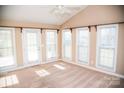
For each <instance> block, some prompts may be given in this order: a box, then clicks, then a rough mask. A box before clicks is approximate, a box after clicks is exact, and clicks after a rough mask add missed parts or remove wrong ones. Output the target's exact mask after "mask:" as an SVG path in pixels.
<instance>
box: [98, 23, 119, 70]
mask: <svg viewBox="0 0 124 93" xmlns="http://www.w3.org/2000/svg"><path fill="white" fill-rule="evenodd" d="M106 27H116V37H115V40H116V41H115V48H114V49H115V54H114V66H113V69H108V68H107V67H103V66H99V64H98V63H99V62H98V60H99V56H98V55H99V42H100V40H99V38H100V32H99V31H100V29H101V28H106ZM118 31H119V25H118V24H111V25H101V26H97V38H96V67H97V68H99V69H103V70H106V71H109V72H116V65H117V49H118Z"/></svg>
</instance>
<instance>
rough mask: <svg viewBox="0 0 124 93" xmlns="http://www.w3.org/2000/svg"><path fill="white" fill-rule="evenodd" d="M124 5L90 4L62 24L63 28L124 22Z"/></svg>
mask: <svg viewBox="0 0 124 93" xmlns="http://www.w3.org/2000/svg"><path fill="white" fill-rule="evenodd" d="M123 21H124V6H102V5H100V6H97V5H96V6H88V7H87V8H86V9H84V10H83V11H81V12H80V13H78V14H77V15H75V16H73V17H72V18H71V19H70V20H68V21H67V22H65V23H64V24H63V25H62V28H66V27H67V28H68V27H77V26H88V25H95V24H104V23H113V22H123Z"/></svg>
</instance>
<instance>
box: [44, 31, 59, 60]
mask: <svg viewBox="0 0 124 93" xmlns="http://www.w3.org/2000/svg"><path fill="white" fill-rule="evenodd" d="M47 32H56V57H55V58H47V42H46V38H47V37H46V36H47ZM45 51H46V61H48V62H53V61H56V60H57V59H58V34H57V30H45Z"/></svg>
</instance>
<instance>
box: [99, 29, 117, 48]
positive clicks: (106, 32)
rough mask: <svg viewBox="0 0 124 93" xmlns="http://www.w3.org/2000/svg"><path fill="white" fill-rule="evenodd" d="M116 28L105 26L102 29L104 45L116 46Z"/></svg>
mask: <svg viewBox="0 0 124 93" xmlns="http://www.w3.org/2000/svg"><path fill="white" fill-rule="evenodd" d="M115 33H116V31H115V28H103V29H101V34H100V35H101V43H100V45H101V46H102V47H114V46H115Z"/></svg>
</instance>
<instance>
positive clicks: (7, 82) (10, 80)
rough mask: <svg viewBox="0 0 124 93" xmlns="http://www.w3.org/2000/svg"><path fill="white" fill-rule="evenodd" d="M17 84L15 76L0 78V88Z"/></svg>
mask: <svg viewBox="0 0 124 93" xmlns="http://www.w3.org/2000/svg"><path fill="white" fill-rule="evenodd" d="M18 83H19V81H18V78H17V76H16V75H10V76H6V77H1V78H0V87H7V86H12V85H15V84H18Z"/></svg>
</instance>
